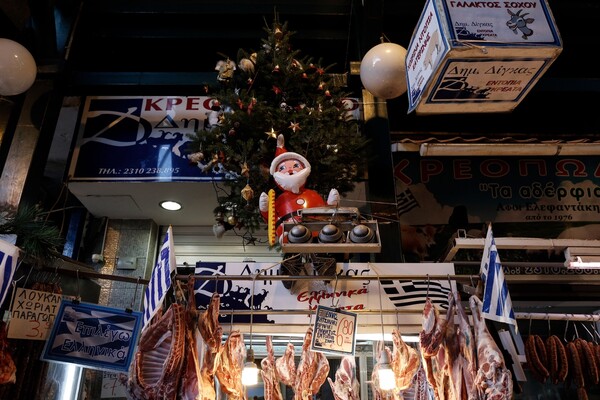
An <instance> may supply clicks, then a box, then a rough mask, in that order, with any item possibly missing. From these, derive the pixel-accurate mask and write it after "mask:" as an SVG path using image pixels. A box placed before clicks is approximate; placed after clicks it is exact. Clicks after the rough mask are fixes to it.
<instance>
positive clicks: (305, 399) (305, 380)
mask: <svg viewBox="0 0 600 400" xmlns="http://www.w3.org/2000/svg"><path fill="white" fill-rule="evenodd" d="M312 335H313V329H312V327H309V328H308V330H307V332H306V334H305V335H304V343H303V344H302V355H301V356H300V361H299V362H298V367H297V368H296V378H295V379H294V385H293V389H294V400H310V399H311V398H312V396H313V395H315V394H317V393H318V392H319V389H320V388H321V386H322V385H323V383H325V380H326V379H327V375H328V374H329V361H328V360H327V357H325V355H324V354H323V353H321V352H316V351H312V350H310V344H311V341H312Z"/></svg>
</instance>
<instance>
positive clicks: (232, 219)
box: [227, 215, 238, 226]
mask: <svg viewBox="0 0 600 400" xmlns="http://www.w3.org/2000/svg"><path fill="white" fill-rule="evenodd" d="M237 222H238V221H237V217H236V216H235V215H230V216H229V217H227V223H228V224H229V225H232V226H235V225H236V224H237Z"/></svg>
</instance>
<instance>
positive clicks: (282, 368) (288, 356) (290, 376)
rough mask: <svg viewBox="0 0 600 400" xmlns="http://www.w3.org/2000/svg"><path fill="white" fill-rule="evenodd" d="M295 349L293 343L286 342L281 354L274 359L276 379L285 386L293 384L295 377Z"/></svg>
mask: <svg viewBox="0 0 600 400" xmlns="http://www.w3.org/2000/svg"><path fill="white" fill-rule="evenodd" d="M295 351H296V349H295V347H294V344H293V343H292V342H288V344H287V346H286V348H285V352H284V353H283V355H282V356H281V357H279V358H277V359H276V360H275V372H276V373H277V379H279V381H280V382H281V383H283V384H284V385H287V386H294V380H295V379H296V361H295V359H294V358H295Z"/></svg>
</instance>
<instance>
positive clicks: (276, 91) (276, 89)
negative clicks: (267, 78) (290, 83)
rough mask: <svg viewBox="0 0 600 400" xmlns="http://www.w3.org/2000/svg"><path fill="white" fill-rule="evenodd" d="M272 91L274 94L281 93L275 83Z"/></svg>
mask: <svg viewBox="0 0 600 400" xmlns="http://www.w3.org/2000/svg"><path fill="white" fill-rule="evenodd" d="M273 92H274V93H275V94H281V93H282V91H281V89H280V88H279V87H278V86H275V85H273Z"/></svg>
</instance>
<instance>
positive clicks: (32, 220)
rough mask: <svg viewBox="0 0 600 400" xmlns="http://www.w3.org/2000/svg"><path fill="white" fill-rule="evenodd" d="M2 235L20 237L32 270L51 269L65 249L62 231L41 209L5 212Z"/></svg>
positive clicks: (1, 217)
mask: <svg viewBox="0 0 600 400" xmlns="http://www.w3.org/2000/svg"><path fill="white" fill-rule="evenodd" d="M0 234H14V235H16V236H17V242H16V246H17V247H19V249H21V251H22V259H23V261H24V262H26V263H27V264H29V265H31V266H44V265H51V264H52V263H53V260H54V258H55V254H56V253H57V252H58V251H59V249H60V248H61V247H62V246H63V245H64V240H63V238H62V236H61V234H60V230H59V229H58V228H57V227H56V226H55V225H54V224H53V223H52V222H50V221H47V220H46V219H45V218H44V212H43V210H42V209H41V208H40V207H39V206H37V205H33V206H32V205H21V206H20V207H19V208H18V209H17V210H16V211H13V210H5V211H3V212H2V213H1V215H0Z"/></svg>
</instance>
